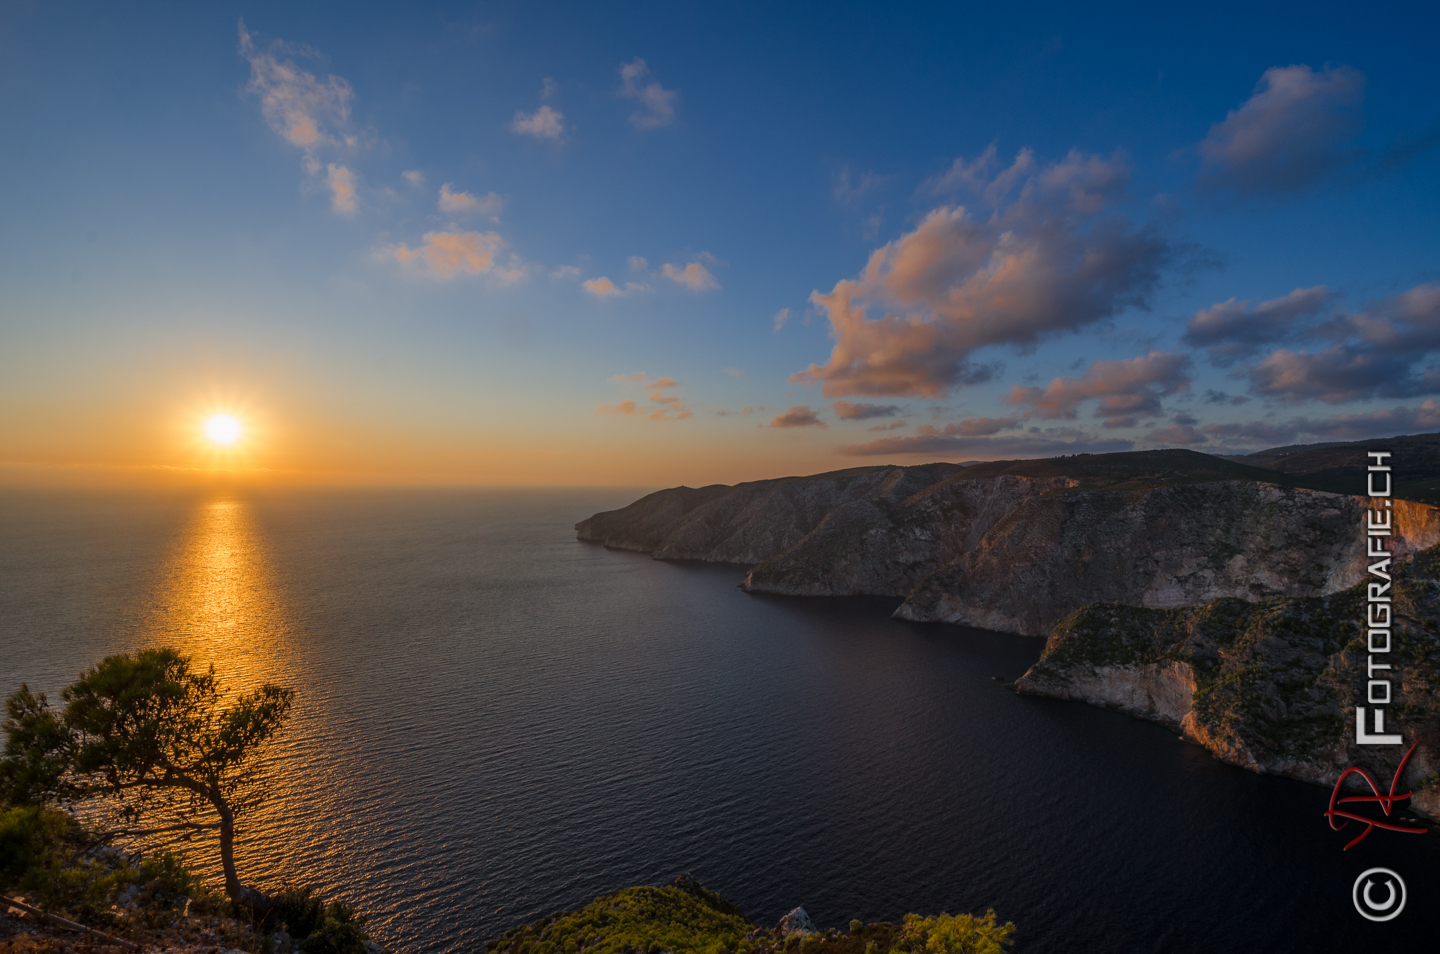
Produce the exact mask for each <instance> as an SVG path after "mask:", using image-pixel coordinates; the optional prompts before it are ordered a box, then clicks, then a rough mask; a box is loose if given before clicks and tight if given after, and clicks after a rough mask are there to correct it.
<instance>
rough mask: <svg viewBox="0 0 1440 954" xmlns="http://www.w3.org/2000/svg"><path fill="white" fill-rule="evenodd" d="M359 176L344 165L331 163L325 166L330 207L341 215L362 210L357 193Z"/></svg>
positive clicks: (352, 213)
mask: <svg viewBox="0 0 1440 954" xmlns="http://www.w3.org/2000/svg"><path fill="white" fill-rule="evenodd" d="M357 178H358V177H357V176H356V175H355V173H354V172H352V171H351V170H349V169H347V168H345V167H344V166H337V165H336V164H335V163H333V162H332V163H330V164H329V165H328V166H326V167H325V185H326V187H327V188H328V189H329V190H330V208H332V209H334V210H335V211H336V212H339V213H340V214H341V215H354V214H355V213H356V212H358V211H359V210H360V200H359V197H358V196H357V195H356V194H355V185H356V180H357Z"/></svg>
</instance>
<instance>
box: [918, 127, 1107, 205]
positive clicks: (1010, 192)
mask: <svg viewBox="0 0 1440 954" xmlns="http://www.w3.org/2000/svg"><path fill="white" fill-rule="evenodd" d="M1129 185H1130V163H1129V158H1128V156H1127V155H1126V154H1125V152H1124V150H1116V151H1115V152H1114V153H1113V154H1112V155H1111V156H1110V157H1109V158H1106V157H1103V156H1098V155H1095V154H1093V153H1086V152H1081V151H1080V150H1078V149H1071V150H1070V152H1069V153H1067V154H1066V156H1065V158H1064V159H1063V160H1061V161H1060V162H1056V163H1051V164H1050V165H1049V166H1046V167H1045V168H1043V169H1041V168H1039V167H1038V166H1037V164H1036V162H1035V152H1034V150H1033V149H1030V148H1028V147H1027V148H1025V149H1021V150H1020V151H1019V152H1017V153H1016V154H1015V159H1014V160H1013V161H1012V162H1011V163H1010V165H1009V166H1006V167H1005V168H1004V169H1001V168H1000V163H999V153H998V150H997V149H996V147H995V144H994V143H993V142H992V143H991V144H990V145H989V146H988V147H987V148H986V149H985V151H984V152H983V153H981V154H980V155H979V156H977V157H976V158H975V159H972V160H970V161H969V162H966V161H965V159H964V158H963V157H962V158H958V159H956V160H955V162H954V163H952V164H951V166H950V168H949V170H947V171H946V172H945V173H944V174H942V175H939V176H935V177H932V178H930V179H926V180H925V182H924V183H922V184H921V186H920V194H922V195H930V196H941V195H950V194H952V193H955V192H968V193H971V194H973V195H975V196H977V197H978V198H979V199H980V200H981V203H982V204H984V205H986V206H989V207H991V208H1000V207H1001V206H1003V205H1005V204H1006V202H1007V201H1009V200H1010V199H1011V197H1012V196H1014V195H1016V192H1017V190H1018V191H1019V195H1018V200H1019V201H1020V202H1022V203H1025V204H1034V203H1036V202H1039V201H1044V202H1046V203H1048V204H1052V205H1053V204H1059V205H1060V206H1061V207H1064V206H1065V205H1067V204H1068V206H1069V210H1070V211H1071V212H1074V213H1078V214H1081V215H1087V216H1088V215H1095V214H1096V213H1098V212H1100V211H1101V210H1103V209H1104V208H1105V207H1106V206H1107V205H1109V204H1111V203H1112V202H1114V201H1115V200H1116V199H1119V198H1120V197H1122V196H1123V195H1124V194H1125V190H1126V189H1127V188H1128V186H1129Z"/></svg>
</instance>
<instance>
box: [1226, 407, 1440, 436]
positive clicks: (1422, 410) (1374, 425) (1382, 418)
mask: <svg viewBox="0 0 1440 954" xmlns="http://www.w3.org/2000/svg"><path fill="white" fill-rule="evenodd" d="M1437 429H1440V402H1437V401H1436V400H1435V399H1434V398H1428V399H1426V400H1425V402H1424V403H1422V404H1421V405H1420V406H1418V407H1406V406H1403V405H1401V406H1396V407H1389V408H1379V409H1377V410H1374V411H1365V412H1362V413H1356V414H1332V415H1330V416H1328V417H1323V418H1318V419H1316V418H1309V417H1294V418H1291V419H1290V420H1288V421H1247V422H1243V423H1225V424H1207V425H1205V426H1204V427H1202V428H1200V432H1201V434H1202V435H1203V436H1205V437H1209V438H1213V439H1215V440H1217V441H1221V442H1224V443H1225V444H1227V445H1229V446H1244V447H1275V446H1280V445H1284V444H1293V443H1295V442H1296V441H1298V440H1299V439H1301V438H1302V437H1307V436H1309V437H1319V438H1324V439H1329V440H1366V439H1379V438H1383V437H1392V436H1394V435H1397V434H1414V433H1423V432H1426V431H1434V430H1437Z"/></svg>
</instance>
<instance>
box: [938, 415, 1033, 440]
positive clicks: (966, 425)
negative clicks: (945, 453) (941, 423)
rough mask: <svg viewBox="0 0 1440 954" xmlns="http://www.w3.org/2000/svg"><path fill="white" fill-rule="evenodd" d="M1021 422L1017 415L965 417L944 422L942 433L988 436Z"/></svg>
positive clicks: (952, 435) (1007, 429)
mask: <svg viewBox="0 0 1440 954" xmlns="http://www.w3.org/2000/svg"><path fill="white" fill-rule="evenodd" d="M1022 423H1024V422H1023V420H1022V419H1021V418H1020V417H1019V416H1018V415H1017V416H1012V417H967V418H966V419H965V420H963V421H958V422H956V423H954V424H946V425H945V427H944V429H943V431H942V433H944V434H947V435H949V436H951V437H989V436H990V435H992V434H998V433H1000V432H1001V431H1010V430H1014V429H1015V428H1017V427H1019V426H1020V425H1021V424H1022Z"/></svg>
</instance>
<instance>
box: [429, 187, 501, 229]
mask: <svg viewBox="0 0 1440 954" xmlns="http://www.w3.org/2000/svg"><path fill="white" fill-rule="evenodd" d="M436 206H437V207H438V208H439V209H440V211H441V212H444V213H446V214H447V215H483V216H485V217H487V218H489V219H490V220H491V221H492V222H499V221H500V210H501V209H502V208H504V206H505V200H504V199H503V198H501V197H500V196H498V195H496V194H495V193H494V192H490V193H487V194H485V195H471V194H470V193H468V192H456V191H454V183H451V182H447V183H445V184H444V185H442V186H441V187H440V199H439V201H438V202H437V203H436Z"/></svg>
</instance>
